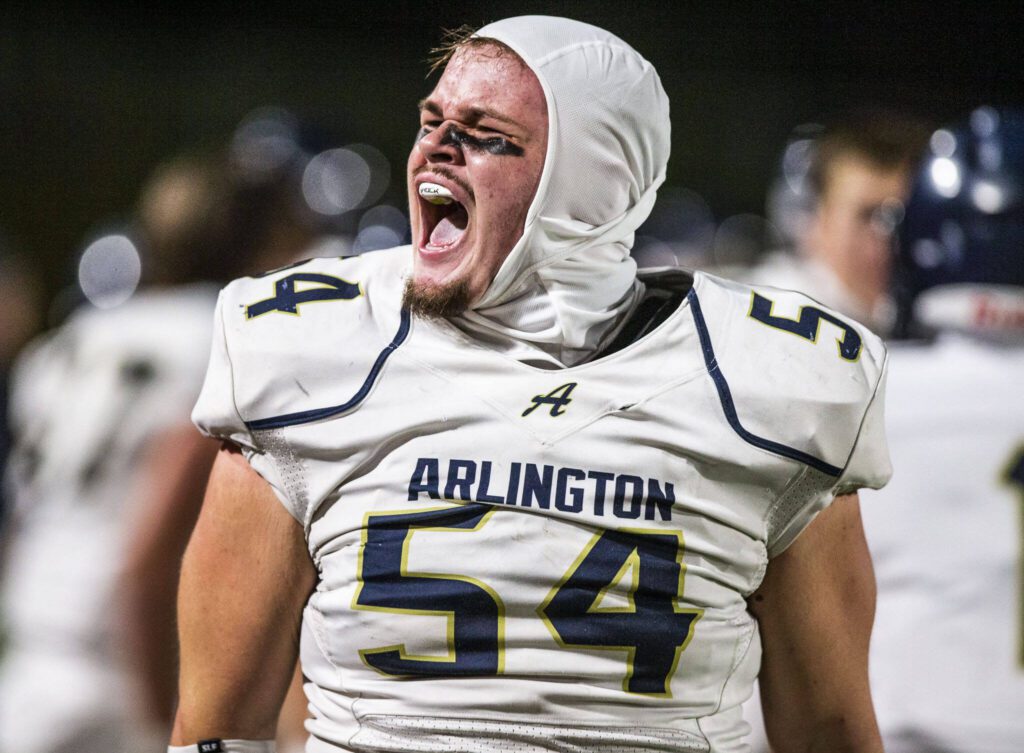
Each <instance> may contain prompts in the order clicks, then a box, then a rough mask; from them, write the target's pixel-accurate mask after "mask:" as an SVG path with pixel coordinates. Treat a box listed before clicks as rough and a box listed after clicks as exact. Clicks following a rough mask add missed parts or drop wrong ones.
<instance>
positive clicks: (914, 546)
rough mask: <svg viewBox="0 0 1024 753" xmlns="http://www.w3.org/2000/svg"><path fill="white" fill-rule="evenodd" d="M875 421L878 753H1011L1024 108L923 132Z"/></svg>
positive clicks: (1023, 438) (1023, 712) (1022, 684)
mask: <svg viewBox="0 0 1024 753" xmlns="http://www.w3.org/2000/svg"><path fill="white" fill-rule="evenodd" d="M896 272H897V278H896V283H897V286H896V299H897V301H899V302H900V304H901V306H900V311H901V316H900V320H899V321H900V334H901V335H907V336H911V337H913V338H914V339H913V340H909V341H907V342H906V343H905V344H904V343H897V344H895V345H894V346H893V348H892V372H891V376H890V385H889V401H888V408H887V414H888V415H887V423H888V426H889V430H890V436H891V442H892V458H893V462H894V464H895V465H896V467H897V469H898V473H897V474H896V477H895V479H894V482H893V484H892V485H891V486H889V487H888V488H886V489H885V490H884V491H883V492H880V493H877V494H872V495H871V499H870V502H871V503H870V504H866V505H865V515H864V524H865V528H866V530H867V536H868V543H869V545H870V548H871V552H872V555H873V557H874V559H875V565H876V573H877V577H878V589H879V590H878V594H879V599H878V613H877V616H876V622H875V634H874V638H873V639H872V644H871V658H870V665H871V682H872V686H873V688H874V692H875V705H876V708H877V711H878V720H879V724H880V726H881V729H882V734H883V737H884V739H885V745H886V750H887V751H889V752H890V753H910V752H911V751H914V752H915V753H931V752H932V751H943V752H949V753H953V752H956V753H980V752H981V751H986V752H989V753H998V752H1000V751H1005V752H1006V753H1010V751H1020V750H1024V621H1022V604H1024V600H1022V597H1024V585H1022V583H1024V581H1022V570H1021V556H1022V555H1021V546H1022V540H1021V531H1022V528H1021V520H1022V518H1021V515H1022V512H1024V511H1022V505H1024V399H1022V387H1024V111H1020V110H1016V111H1014V110H1005V109H1003V110H999V109H993V108H989V107H983V108H980V109H977V110H975V111H974V112H973V113H972V114H971V115H970V117H969V118H967V119H965V121H964V122H961V123H959V124H956V125H954V126H950V127H948V128H943V129H940V130H938V131H936V133H935V134H934V135H933V136H932V139H931V146H930V149H929V151H928V154H927V157H926V159H925V161H924V164H923V169H922V171H921V173H920V174H919V175H918V178H917V182H916V185H915V189H914V194H913V196H912V198H911V199H910V202H909V204H908V206H907V216H906V220H905V222H904V223H903V226H902V228H901V231H900V244H899V256H898V264H897V269H896Z"/></svg>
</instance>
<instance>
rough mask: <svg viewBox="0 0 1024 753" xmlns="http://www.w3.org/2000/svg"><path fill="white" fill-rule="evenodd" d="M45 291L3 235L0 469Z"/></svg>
mask: <svg viewBox="0 0 1024 753" xmlns="http://www.w3.org/2000/svg"><path fill="white" fill-rule="evenodd" d="M41 298H42V291H41V289H40V284H39V280H38V279H37V276H36V273H35V271H34V270H33V268H32V266H31V265H30V264H28V262H27V261H26V260H25V259H24V258H22V256H21V255H20V254H17V253H15V252H14V251H13V249H12V248H11V245H10V243H9V242H8V241H7V240H6V239H5V238H4V236H3V235H2V234H0V469H2V468H3V467H4V465H5V464H6V462H7V454H8V452H9V451H10V446H11V438H10V425H9V423H8V420H7V392H8V379H9V376H10V370H11V367H12V366H13V364H14V359H15V357H16V356H17V355H18V353H19V351H20V350H21V348H22V346H24V345H25V343H26V342H28V340H29V339H30V338H31V337H32V336H33V335H34V334H35V333H36V332H38V331H39V327H40V324H41V319H42V317H41V316H40V314H41V309H42V306H41ZM6 509H7V498H6V489H5V487H4V486H3V484H0V535H2V532H3V528H2V526H3V519H4V510H6Z"/></svg>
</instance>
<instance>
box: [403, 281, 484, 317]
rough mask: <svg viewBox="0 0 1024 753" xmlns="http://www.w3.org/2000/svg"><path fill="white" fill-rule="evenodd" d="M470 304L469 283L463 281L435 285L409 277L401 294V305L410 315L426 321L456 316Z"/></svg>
mask: <svg viewBox="0 0 1024 753" xmlns="http://www.w3.org/2000/svg"><path fill="white" fill-rule="evenodd" d="M470 302H471V301H470V296H469V282H468V281H467V280H465V279H462V280H455V281H454V282H450V283H448V284H446V285H437V284H434V283H429V282H417V281H416V280H414V279H413V278H411V277H409V278H408V279H406V281H405V290H404V292H403V293H402V305H403V306H404V307H405V308H407V309H409V311H410V312H411V313H413V314H416V315H418V316H422V317H425V318H428V319H449V318H451V317H453V316H458V315H459V314H461V313H462V312H464V311H465V310H466V309H468V308H469V304H470Z"/></svg>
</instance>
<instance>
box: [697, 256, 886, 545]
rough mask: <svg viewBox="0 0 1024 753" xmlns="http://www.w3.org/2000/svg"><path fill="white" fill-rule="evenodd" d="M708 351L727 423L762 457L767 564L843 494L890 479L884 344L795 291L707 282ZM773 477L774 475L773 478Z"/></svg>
mask: <svg viewBox="0 0 1024 753" xmlns="http://www.w3.org/2000/svg"><path fill="white" fill-rule="evenodd" d="M696 294H697V298H698V299H699V302H700V306H701V308H702V310H706V312H707V315H706V316H705V314H703V313H701V314H700V317H701V320H700V321H699V322H698V326H699V327H701V328H703V329H704V332H703V336H704V342H703V347H704V351H705V359H706V361H707V364H708V368H709V371H710V372H711V373H713V374H714V376H715V380H716V382H717V386H718V393H719V397H720V399H721V402H722V407H723V409H724V413H725V414H726V418H727V422H728V424H729V425H730V426H731V428H732V429H733V430H734V431H735V432H736V434H737V435H738V436H739V437H741V438H742V439H743V441H744V442H746V443H747V444H748V445H751V446H753V447H756V448H757V449H758V450H759V451H760V452H762V453H764V455H765V456H766V458H767V456H774V457H775V458H776V461H775V463H771V462H768V461H767V459H766V465H765V468H766V469H768V470H769V475H768V476H766V481H765V484H766V488H771V489H772V492H773V498H772V501H771V502H770V503H769V504H768V505H767V507H766V508H765V510H764V529H765V531H764V535H765V541H766V545H767V548H768V553H769V556H770V557H774V556H776V555H778V554H780V553H781V552H782V551H784V550H785V549H786V548H787V547H788V546H789V545H790V544H791V543H792V542H793V541H794V540H795V539H796V538H797V536H799V535H800V533H801V532H802V531H803V530H804V529H805V528H806V527H807V526H808V525H810V523H811V522H812V521H813V520H814V517H815V516H816V515H817V514H818V513H819V512H821V511H822V510H823V509H825V508H826V507H828V505H829V504H831V502H832V500H833V499H834V498H835V497H836V496H838V495H840V494H848V493H851V492H855V491H857V489H860V488H863V487H869V488H880V487H881V486H883V485H884V484H885V483H886V482H887V481H888V479H889V477H890V475H891V473H892V468H891V466H890V463H889V452H888V446H887V443H886V440H885V431H884V412H885V397H884V392H885V376H886V371H887V363H888V355H887V351H886V347H885V345H884V343H883V342H882V341H881V340H880V339H879V338H878V337H877V336H876V335H874V334H873V333H872V332H871V331H870V330H868V329H867V328H866V327H864V326H863V325H861V324H859V323H857V322H855V321H852V320H847V319H845V318H844V317H842V316H840V315H839V314H837V313H836V312H834V311H832V310H830V309H829V308H827V307H826V306H823V305H822V304H820V303H818V302H817V301H815V300H813V299H811V298H809V297H807V296H805V295H803V294H801V293H798V292H794V291H787V290H781V289H778V288H769V287H761V286H758V287H756V288H750V287H748V286H745V285H740V284H738V283H733V282H730V281H727V280H721V279H717V278H715V279H709V278H707V277H706V276H702V277H701V279H700V282H699V285H698V287H697V290H696ZM772 474H776V475H772Z"/></svg>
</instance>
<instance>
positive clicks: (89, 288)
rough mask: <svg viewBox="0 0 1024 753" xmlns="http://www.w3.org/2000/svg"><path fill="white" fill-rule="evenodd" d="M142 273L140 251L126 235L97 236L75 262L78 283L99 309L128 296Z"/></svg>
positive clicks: (137, 283)
mask: <svg viewBox="0 0 1024 753" xmlns="http://www.w3.org/2000/svg"><path fill="white" fill-rule="evenodd" d="M141 276H142V260H141V258H140V257H139V251H138V249H137V248H136V247H135V244H134V243H132V241H131V239H129V238H128V236H126V235H118V234H112V235H104V236H102V237H100V238H97V239H96V240H94V241H93V242H92V243H90V244H89V246H88V247H87V248H86V249H85V251H83V252H82V257H81V259H80V260H79V262H78V285H79V287H80V288H81V289H82V293H83V294H84V295H85V297H86V298H87V299H88V300H89V302H90V303H92V305H94V306H96V307H97V308H101V309H106V308H113V307H114V306H118V305H120V304H122V303H124V302H125V301H127V300H128V299H129V298H131V296H132V293H134V292H135V288H136V287H138V285H139V279H140V278H141Z"/></svg>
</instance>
